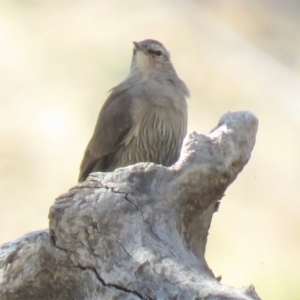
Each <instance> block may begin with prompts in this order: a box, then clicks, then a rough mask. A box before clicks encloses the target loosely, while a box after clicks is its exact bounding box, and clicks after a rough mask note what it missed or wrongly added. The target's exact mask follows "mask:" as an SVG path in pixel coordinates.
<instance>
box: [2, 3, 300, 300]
mask: <svg viewBox="0 0 300 300" xmlns="http://www.w3.org/2000/svg"><path fill="white" fill-rule="evenodd" d="M299 31H300V5H299V4H298V1H297V0H294V1H292V0H287V1H285V0H277V1H273V2H272V1H268V2H265V1H264V2H262V1H244V0H240V1H233V0H230V1H225V0H221V1H220V0H219V1H214V0H205V1H191V0H190V1H189V0H186V1H171V0H169V1H168V0H165V1H158V0H152V1H137V0H130V1H124V2H121V1H116V0H114V1H96V0H91V1H83V0H79V1H67V0H65V1H34V0H28V1H25V2H24V1H6V2H5V1H2V3H1V10H0V45H1V46H0V82H1V84H0V93H1V97H0V105H1V106H0V107H1V109H0V141H1V142H0V143H1V144H0V228H1V231H0V243H4V242H6V241H9V240H12V239H14V238H16V237H18V236H21V235H23V234H24V233H26V232H28V231H33V230H36V229H41V228H46V227H47V226H48V219H47V215H48V210H49V207H50V206H51V204H52V203H53V201H54V199H55V197H56V196H58V195H60V194H61V193H64V192H66V191H67V190H68V188H70V187H72V186H74V185H75V184H76V181H77V176H78V168H79V164H80V161H81V158H82V155H83V151H84V149H85V147H86V144H87V142H88V140H89V138H90V136H91V134H92V131H93V129H94V125H95V121H96V118H97V115H98V112H99V110H100V107H101V105H102V103H103V101H104V100H105V99H106V97H107V91H108V90H109V89H110V88H111V87H113V86H114V85H116V84H118V83H119V82H120V81H122V80H123V79H124V78H125V76H126V75H127V74H128V71H129V64H130V60H131V53H132V47H133V45H132V41H134V40H143V39H146V38H154V39H158V40H160V41H161V42H163V43H164V44H165V46H166V47H167V48H168V49H169V50H170V52H171V54H172V61H173V63H174V65H175V68H176V70H177V72H178V74H179V76H180V77H181V78H182V79H183V80H184V81H185V82H186V83H187V85H188V87H189V88H190V91H191V98H190V100H189V130H190V131H192V130H196V131H198V132H200V133H208V132H209V131H210V130H211V129H212V128H213V127H214V126H215V125H216V124H217V122H218V120H219V118H220V117H221V115H222V114H224V113H225V112H226V111H235V110H242V109H247V110H251V111H253V112H254V113H255V114H256V115H257V117H258V118H259V121H260V125H259V132H258V136H257V143H256V146H255V148H254V151H253V154H252V158H251V160H250V162H249V163H248V165H247V166H246V167H245V169H244V170H243V172H242V173H241V174H240V176H239V177H238V178H237V180H236V181H235V182H234V183H233V185H232V186H231V187H230V188H229V189H228V191H227V192H226V197H225V198H223V200H222V204H221V207H220V210H219V212H218V213H217V214H216V215H215V216H214V219H213V222H212V226H211V229H210V235H209V241H208V247H207V260H208V263H209V265H210V267H211V268H212V270H213V271H214V273H215V274H216V275H222V278H223V279H222V281H223V282H224V283H226V284H229V285H233V286H237V287H241V286H245V285H248V284H250V283H253V284H254V285H255V287H256V289H257V291H258V293H259V295H260V296H261V297H262V298H263V299H300V287H299V283H300V260H299V253H300V238H299V236H300V221H299V219H300V197H299V191H298V186H299V182H300V180H299V170H300V155H299V153H300V138H299V136H300V134H299V130H300V121H299V120H300V77H299V75H300V52H299V47H300V35H299Z"/></svg>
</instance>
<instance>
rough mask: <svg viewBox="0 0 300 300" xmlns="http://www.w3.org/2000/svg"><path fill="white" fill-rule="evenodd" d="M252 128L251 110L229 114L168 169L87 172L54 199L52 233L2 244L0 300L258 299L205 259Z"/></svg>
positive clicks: (192, 137)
mask: <svg viewBox="0 0 300 300" xmlns="http://www.w3.org/2000/svg"><path fill="white" fill-rule="evenodd" d="M257 125H258V121H257V119H256V117H255V116H254V115H253V114H251V113H250V112H237V113H227V114H225V115H224V116H223V117H222V118H221V120H220V122H219V124H218V126H217V127H216V128H215V129H214V130H213V131H212V132H211V133H210V134H209V135H198V134H196V133H191V134H189V135H188V137H187V138H186V140H185V143H184V146H183V150H182V153H181V157H180V159H179V161H178V162H177V163H176V164H175V165H174V166H172V167H170V168H167V167H163V166H158V165H155V164H152V163H140V164H137V165H134V166H129V167H126V168H122V169H118V170H116V171H115V172H112V173H93V174H91V175H90V176H89V178H88V180H87V181H86V182H83V183H81V184H78V185H77V186H75V187H74V188H72V189H71V190H70V191H69V192H68V193H66V194H63V195H62V196H60V197H58V198H57V199H56V201H55V203H54V204H53V206H52V207H51V209H50V214H49V219H50V230H43V231H38V232H33V233H30V234H27V235H26V236H24V237H22V238H20V239H18V240H16V241H13V242H11V243H7V244H5V245H3V246H2V247H1V248H0V300H4V299H5V300H6V299H10V300H15V299H31V300H35V299H55V300H58V299H80V300H81V299H180V300H185V299H199V300H200V299H206V300H221V299H224V300H225V299H236V300H242V299H244V300H246V299H248V300H250V299H259V297H258V296H257V294H256V292H255V289H254V287H253V286H250V287H249V288H247V289H244V290H239V289H236V288H233V287H228V286H225V285H222V284H221V283H220V282H219V281H218V280H217V279H216V278H215V276H214V274H213V273H212V271H211V270H210V269H209V267H208V265H207V263H206V261H205V257H204V254H205V247H206V241H207V235H208V229H209V227H210V224H211V220H212V216H213V213H214V212H215V211H216V209H217V206H218V204H219V201H220V200H221V198H222V196H223V195H224V192H225V190H226V188H227V187H228V186H229V185H230V184H231V183H232V182H233V181H234V180H235V178H236V177H237V175H238V173H239V172H240V171H241V170H242V169H243V167H244V166H245V164H246V163H247V162H248V160H249V159H250V155H251V151H252V148H253V146H254V143H255V136H256V132H257Z"/></svg>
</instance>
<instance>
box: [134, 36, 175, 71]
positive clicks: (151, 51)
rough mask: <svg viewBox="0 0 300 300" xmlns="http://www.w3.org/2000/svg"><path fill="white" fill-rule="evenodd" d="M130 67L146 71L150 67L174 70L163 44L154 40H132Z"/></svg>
mask: <svg viewBox="0 0 300 300" xmlns="http://www.w3.org/2000/svg"><path fill="white" fill-rule="evenodd" d="M133 44H134V48H133V58H132V64H131V69H138V70H140V71H147V70H152V69H157V70H162V71H174V68H173V65H172V63H171V61H170V53H169V51H168V50H167V49H166V48H165V47H164V45H163V44H162V43H160V42H158V41H156V40H150V39H149V40H144V41H141V42H133Z"/></svg>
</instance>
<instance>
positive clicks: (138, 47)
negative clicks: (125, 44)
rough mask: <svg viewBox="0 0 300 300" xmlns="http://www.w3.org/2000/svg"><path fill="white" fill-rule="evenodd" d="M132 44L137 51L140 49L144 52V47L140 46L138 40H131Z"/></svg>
mask: <svg viewBox="0 0 300 300" xmlns="http://www.w3.org/2000/svg"><path fill="white" fill-rule="evenodd" d="M133 45H134V46H135V49H136V50H137V51H142V52H143V53H145V54H146V49H145V48H144V47H142V46H141V45H140V44H139V43H138V42H133Z"/></svg>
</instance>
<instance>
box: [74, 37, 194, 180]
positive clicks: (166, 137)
mask: <svg viewBox="0 0 300 300" xmlns="http://www.w3.org/2000/svg"><path fill="white" fill-rule="evenodd" d="M133 44H134V48H133V55H132V61H131V66H130V72H129V74H128V76H127V77H126V78H125V80H124V81H123V82H121V83H120V84H119V85H117V86H115V87H114V88H112V89H111V90H110V91H109V92H110V94H109V96H108V98H107V100H106V101H105V103H104V104H103V106H102V108H101V110H100V113H99V116H98V119H97V122H96V126H95V129H94V132H93V135H92V137H91V139H90V141H89V143H88V145H87V148H86V150H85V152H84V156H83V159H82V162H81V165H80V173H79V178H78V181H79V182H82V181H84V180H86V179H87V177H88V175H89V174H90V173H92V172H98V171H102V172H112V171H114V170H115V169H117V168H120V167H125V166H128V165H133V164H136V163H139V162H152V163H155V164H159V165H163V166H166V167H169V166H171V165H173V164H174V163H175V162H176V161H177V160H178V159H179V155H180V151H181V147H182V143H183V139H184V137H185V135H186V132H187V121H188V116H187V98H188V97H189V90H188V88H187V86H186V84H185V83H184V82H183V81H182V80H181V79H180V78H179V77H178V75H177V73H176V71H175V69H174V67H173V64H172V62H171V60H170V53H169V51H168V50H167V49H166V48H165V46H164V45H163V44H162V43H161V42H159V41H157V40H153V39H146V40H143V41H140V42H133Z"/></svg>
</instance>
